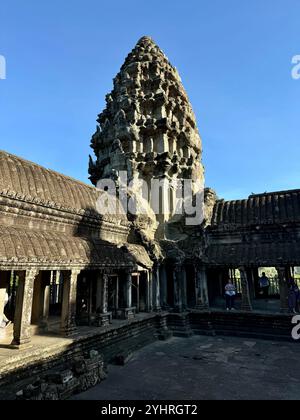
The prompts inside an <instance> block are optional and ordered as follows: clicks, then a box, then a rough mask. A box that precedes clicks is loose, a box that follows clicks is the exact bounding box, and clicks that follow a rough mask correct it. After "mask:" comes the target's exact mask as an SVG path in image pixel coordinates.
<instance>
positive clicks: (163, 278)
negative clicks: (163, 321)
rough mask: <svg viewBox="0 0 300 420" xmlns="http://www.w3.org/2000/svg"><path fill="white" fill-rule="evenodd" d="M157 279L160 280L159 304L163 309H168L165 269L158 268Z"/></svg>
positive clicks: (162, 266)
mask: <svg viewBox="0 0 300 420" xmlns="http://www.w3.org/2000/svg"><path fill="white" fill-rule="evenodd" d="M159 279H160V292H161V293H160V302H161V306H162V308H163V309H167V307H168V279H167V272H166V267H165V266H164V265H161V266H159Z"/></svg>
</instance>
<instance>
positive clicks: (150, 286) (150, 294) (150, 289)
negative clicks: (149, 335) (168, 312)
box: [146, 271, 153, 312]
mask: <svg viewBox="0 0 300 420" xmlns="http://www.w3.org/2000/svg"><path fill="white" fill-rule="evenodd" d="M146 279H147V301H148V302H147V308H148V312H152V311H153V274H152V272H151V271H146Z"/></svg>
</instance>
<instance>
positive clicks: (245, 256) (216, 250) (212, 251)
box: [206, 241, 300, 268]
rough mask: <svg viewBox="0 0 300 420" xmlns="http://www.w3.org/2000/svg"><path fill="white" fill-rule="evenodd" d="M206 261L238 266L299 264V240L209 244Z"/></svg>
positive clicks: (213, 263)
mask: <svg viewBox="0 0 300 420" xmlns="http://www.w3.org/2000/svg"><path fill="white" fill-rule="evenodd" d="M206 261H207V263H208V264H209V265H212V266H213V265H222V266H228V267H229V266H230V267H236V268H237V267H239V266H240V265H244V264H245V263H246V265H247V266H251V265H253V266H256V267H257V266H260V267H265V266H270V267H274V266H276V264H278V265H279V266H282V265H291V266H299V264H300V242H289V241H287V242H283V241H282V242H277V241H276V242H275V241H274V242H269V243H261V242H253V243H232V244H215V245H210V246H209V247H208V249H207V252H206Z"/></svg>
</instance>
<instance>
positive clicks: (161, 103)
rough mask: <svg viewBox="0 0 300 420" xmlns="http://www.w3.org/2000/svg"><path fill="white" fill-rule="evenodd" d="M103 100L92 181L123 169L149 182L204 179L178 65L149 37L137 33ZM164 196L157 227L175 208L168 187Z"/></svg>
mask: <svg viewBox="0 0 300 420" xmlns="http://www.w3.org/2000/svg"><path fill="white" fill-rule="evenodd" d="M106 103H107V105H106V109H105V110H104V111H103V112H102V113H101V114H100V115H99V117H98V120H97V121H98V123H99V125H98V126H97V131H96V133H95V134H94V135H93V137H92V142H91V147H92V148H93V150H94V153H95V155H96V161H94V160H93V159H92V158H91V157H90V164H89V174H90V179H91V181H92V183H93V184H94V185H96V184H97V182H98V181H99V180H101V179H105V178H112V179H114V180H117V179H118V176H119V173H120V172H121V171H126V172H127V175H128V180H129V181H131V180H133V179H135V178H139V179H143V180H145V181H146V182H147V183H148V184H149V186H150V183H151V180H153V179H157V180H160V181H174V180H176V181H181V180H184V179H186V180H192V181H200V182H201V183H203V179H204V171H203V166H202V163H201V158H202V145H201V139H200V136H199V132H198V129H197V125H196V119H195V115H194V113H193V110H192V107H191V104H190V102H189V99H188V96H187V94H186V92H185V90H184V88H183V86H182V82H181V79H180V77H179V74H178V72H177V70H176V69H175V68H174V67H173V66H172V65H171V64H170V62H169V60H168V59H167V57H166V56H165V55H164V53H163V52H162V51H161V49H160V48H159V47H158V46H157V45H156V44H155V43H154V42H153V40H152V39H151V38H149V37H143V38H141V39H140V40H139V42H138V43H137V45H136V46H135V48H134V49H133V50H132V52H131V53H130V54H129V55H128V56H127V58H126V60H125V63H124V64H123V66H122V67H121V70H120V72H119V73H118V75H117V76H116V77H115V79H114V88H113V90H112V92H111V93H110V94H108V95H107V96H106ZM150 188H151V187H150ZM150 195H151V190H150ZM163 200H165V201H166V202H167V206H164V205H163V206H162V209H164V208H165V209H167V210H165V211H164V210H162V211H161V212H160V214H158V215H157V216H156V218H157V222H158V226H159V229H160V231H161V232H163V231H164V229H163V226H164V224H166V223H167V222H168V221H169V220H170V219H171V218H172V215H173V213H174V194H173V195H172V191H171V192H170V193H168V194H167V197H166V196H164V197H163ZM161 236H162V237H163V236H164V234H163V233H162V234H161Z"/></svg>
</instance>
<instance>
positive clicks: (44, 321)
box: [39, 271, 51, 331]
mask: <svg viewBox="0 0 300 420" xmlns="http://www.w3.org/2000/svg"><path fill="white" fill-rule="evenodd" d="M47 276H48V278H45V277H44V278H42V296H41V305H42V309H41V316H40V320H39V326H40V328H41V329H43V330H46V331H47V330H48V319H49V309H50V280H51V272H50V271H49V273H47Z"/></svg>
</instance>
